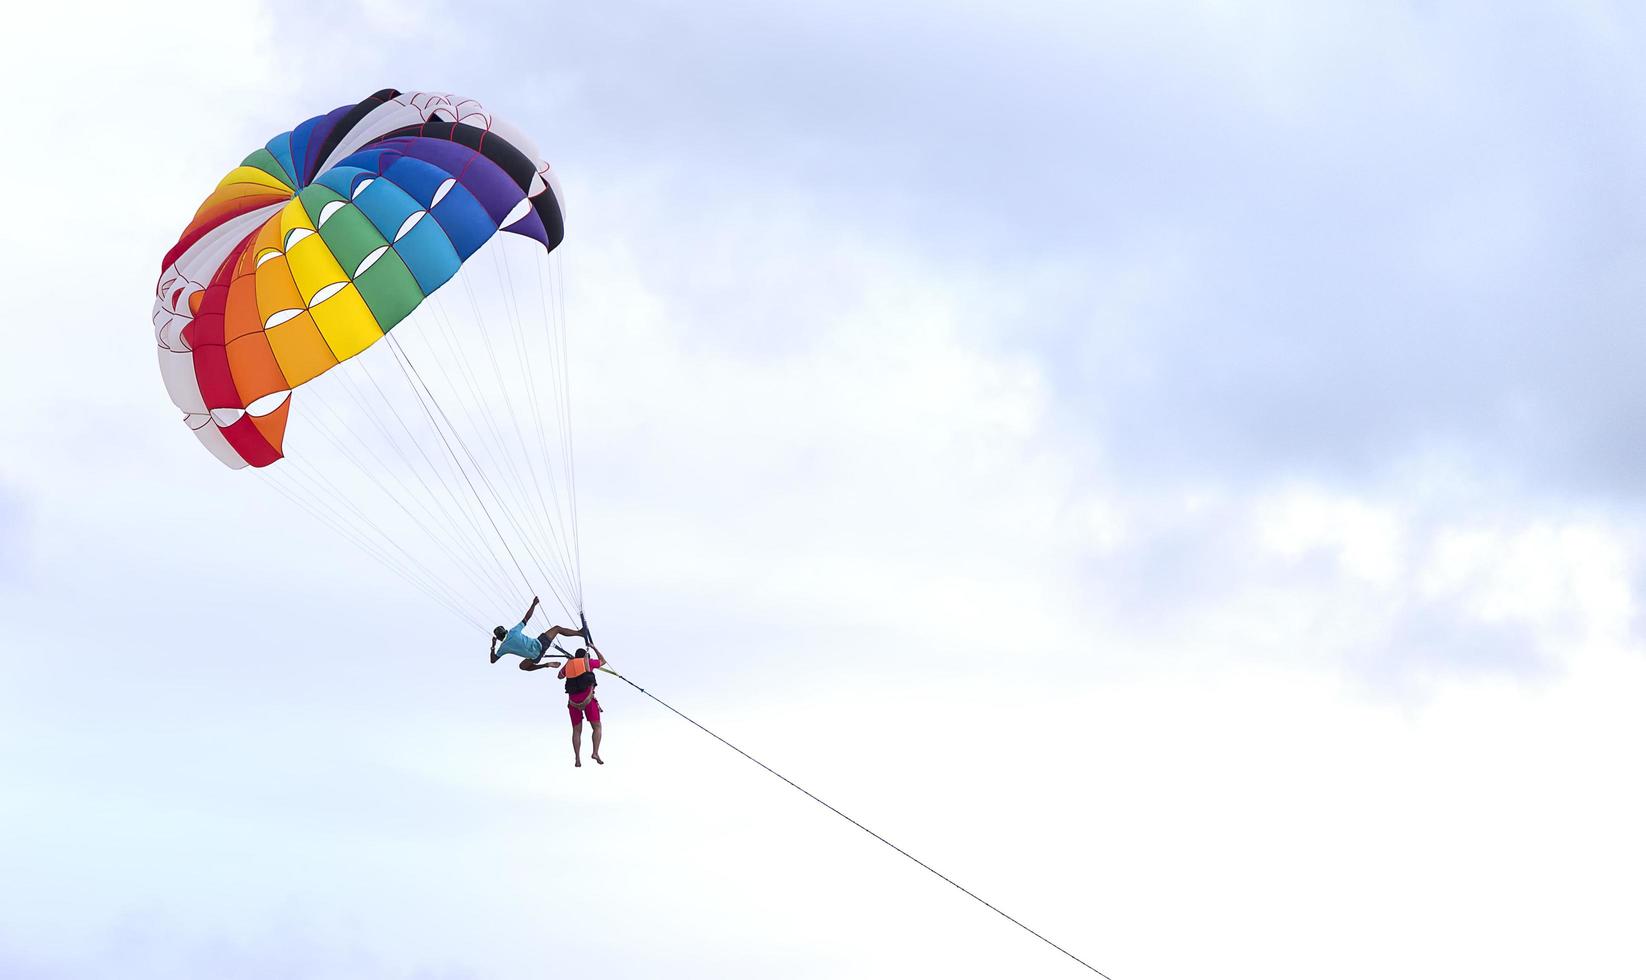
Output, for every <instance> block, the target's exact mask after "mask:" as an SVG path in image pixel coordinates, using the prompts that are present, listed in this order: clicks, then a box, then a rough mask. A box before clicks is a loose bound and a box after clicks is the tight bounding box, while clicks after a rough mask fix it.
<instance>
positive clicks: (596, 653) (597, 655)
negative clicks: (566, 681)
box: [589, 641, 612, 667]
mask: <svg viewBox="0 0 1646 980" xmlns="http://www.w3.org/2000/svg"><path fill="white" fill-rule="evenodd" d="M589 653H590V654H591V655H592V656H593V658H594V660H593V661H590V662H591V663H592V662H594V661H599V663H600V666H602V667H610V666H611V663H612V662H611V661H610V660H608V659H606V655H605V654H603V653H601V652H600V648H599V647H597V646H595V645H594V642H593V641H590V642H589Z"/></svg>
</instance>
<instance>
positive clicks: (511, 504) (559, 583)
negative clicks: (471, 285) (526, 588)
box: [399, 280, 571, 608]
mask: <svg viewBox="0 0 1646 980" xmlns="http://www.w3.org/2000/svg"><path fill="white" fill-rule="evenodd" d="M464 284H465V288H467V280H464ZM469 297H470V306H471V308H472V312H473V315H474V320H473V322H474V323H475V325H476V328H477V329H478V330H479V331H480V334H481V338H482V340H483V341H484V343H485V345H486V347H487V348H488V352H490V351H491V349H492V348H491V341H490V339H489V337H488V336H487V333H486V327H485V324H486V318H485V317H483V316H482V315H481V313H480V310H479V304H478V302H477V301H476V300H475V299H474V297H473V293H472V291H471V292H470V293H469ZM435 301H436V309H437V310H438V311H439V312H440V313H441V314H442V315H446V313H445V310H444V308H443V307H442V306H441V305H440V301H441V295H440V294H439V293H436V294H435ZM447 332H448V336H447V338H446V339H447V342H448V344H453V345H454V344H455V341H454V340H453V339H452V337H451V334H452V333H454V331H452V330H451V329H450V327H449V325H448V326H447ZM399 350H400V352H401V354H402V355H403V356H405V357H406V358H407V361H408V363H409V361H410V356H409V355H407V354H406V353H405V349H404V347H400V348H399ZM453 359H454V360H456V361H457V362H458V364H459V365H460V366H462V365H464V362H465V359H464V358H462V357H460V356H455V355H454V358H453ZM491 359H492V363H493V368H494V371H495V373H496V378H497V382H498V383H497V384H495V385H492V386H491V388H493V389H495V388H501V387H503V384H502V382H503V380H504V376H503V374H502V369H501V365H500V364H499V363H498V362H497V360H496V357H495V354H492V355H491ZM435 367H436V368H437V369H438V370H439V372H440V374H441V376H442V377H443V378H444V380H445V381H446V384H447V385H448V386H449V387H450V388H452V390H453V391H454V392H457V393H458V394H461V391H460V389H458V388H457V386H456V385H455V384H454V383H453V382H452V380H451V375H450V374H449V373H448V372H447V371H446V368H445V365H444V363H442V359H439V358H436V360H435ZM414 370H415V369H414ZM418 380H419V381H420V382H422V383H423V390H424V391H425V392H426V393H427V394H428V397H429V402H430V403H431V404H433V405H434V407H435V410H436V411H438V412H439V413H440V416H441V418H442V420H444V421H445V423H446V426H447V428H448V429H449V430H450V431H451V433H452V435H453V436H455V437H456V438H457V441H458V444H459V446H460V447H461V448H462V449H463V451H464V453H465V455H467V456H468V458H469V462H470V464H471V465H472V466H473V467H474V469H475V472H476V473H477V474H478V475H479V477H480V479H481V482H482V483H484V484H485V486H486V488H487V489H488V490H489V491H490V492H491V494H492V497H493V499H494V501H495V502H496V503H497V504H498V506H499V507H500V508H501V510H502V512H503V516H504V517H505V518H506V519H507V522H508V523H509V524H510V525H511V526H512V528H513V530H514V531H515V533H516V535H518V537H519V543H520V546H521V548H522V549H523V550H524V551H525V553H526V555H527V557H528V558H530V559H531V560H532V563H533V564H534V565H535V566H536V568H537V571H538V573H539V574H540V575H542V576H543V578H544V579H545V580H547V581H548V582H549V584H550V587H551V591H553V592H554V593H555V594H556V597H557V598H559V599H560V601H561V606H562V608H567V602H566V600H565V598H564V596H567V595H569V594H570V592H571V589H570V585H569V582H568V580H567V578H566V577H565V576H564V575H562V576H559V577H557V576H556V575H555V574H554V573H553V572H551V571H549V568H550V567H556V566H555V563H554V562H551V561H545V560H544V558H543V555H542V552H540V551H539V549H538V548H537V547H536V546H535V544H534V542H533V537H534V535H533V534H530V533H527V532H528V529H532V522H531V521H530V520H529V519H523V518H522V517H521V516H519V514H520V513H524V514H527V515H531V514H533V513H538V514H539V515H540V512H537V511H535V509H534V508H532V507H531V506H530V505H529V504H528V503H527V501H526V498H525V496H524V492H523V490H522V489H521V487H520V484H521V483H523V482H524V481H523V479H522V478H521V475H520V471H519V469H518V467H517V466H515V463H514V454H513V453H511V452H510V450H509V448H508V447H507V445H506V439H505V437H504V435H503V433H502V429H501V427H499V426H498V425H497V424H496V423H495V421H493V420H494V419H495V417H496V416H497V415H499V414H507V415H508V416H509V417H510V419H511V421H513V423H514V425H515V426H516V427H517V432H518V425H519V422H518V420H516V419H515V418H514V416H515V412H514V410H513V402H512V399H510V400H509V405H508V406H507V408H506V410H504V411H495V410H493V409H492V408H490V407H488V406H487V405H486V404H485V400H484V398H483V397H482V396H481V395H480V393H479V389H480V388H481V387H482V386H480V385H479V384H477V383H476V382H475V381H474V379H473V376H472V374H471V375H470V376H469V377H468V378H467V379H466V380H468V381H469V387H470V391H471V393H472V394H473V396H474V409H473V412H472V413H470V414H479V415H481V416H482V417H484V419H485V420H486V422H487V423H488V425H487V426H486V427H484V428H481V429H480V435H481V436H485V435H490V436H491V439H492V444H494V445H495V450H494V449H493V445H490V444H488V443H487V441H486V440H485V439H484V438H481V440H480V448H481V449H482V450H483V451H484V452H485V454H486V456H487V458H488V460H489V462H490V463H491V465H492V468H493V469H494V470H495V471H497V472H498V473H499V475H500V476H506V477H508V478H507V479H505V480H504V483H505V484H506V485H508V486H509V488H510V489H511V490H512V491H513V493H512V495H510V496H505V495H503V494H502V493H500V492H499V491H498V488H497V487H496V485H495V484H493V483H492V482H491V480H490V478H489V477H487V476H486V471H485V469H484V468H482V467H481V465H480V462H479V460H478V459H477V458H476V457H475V455H474V450H473V448H472V447H471V446H470V445H469V443H468V441H467V440H465V439H464V438H463V437H462V434H461V432H460V431H459V430H458V428H457V427H456V425H455V424H453V422H452V420H451V417H450V415H449V413H447V412H446V410H445V408H444V407H443V406H442V405H441V403H440V400H439V398H438V397H436V396H435V394H434V390H433V388H432V387H431V386H430V385H428V383H427V381H426V379H424V378H423V377H422V376H421V374H419V375H418ZM503 394H504V396H505V398H507V391H506V390H505V391H504V392H503ZM461 401H462V399H461V398H459V402H461ZM459 407H462V408H464V409H467V408H468V406H467V405H461V406H459ZM520 442H521V445H522V447H524V439H523V437H522V438H521V440H520ZM505 470H506V471H507V472H506V473H505V472H504V471H505ZM535 530H536V532H537V535H536V536H539V537H544V538H547V537H548V535H547V534H545V533H543V530H542V518H541V516H539V518H538V521H537V522H536V525H535Z"/></svg>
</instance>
